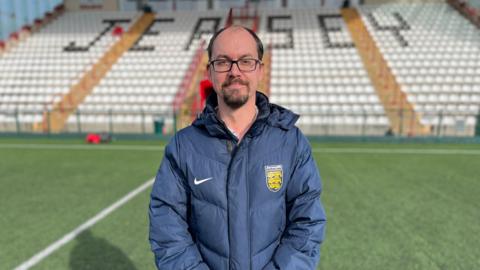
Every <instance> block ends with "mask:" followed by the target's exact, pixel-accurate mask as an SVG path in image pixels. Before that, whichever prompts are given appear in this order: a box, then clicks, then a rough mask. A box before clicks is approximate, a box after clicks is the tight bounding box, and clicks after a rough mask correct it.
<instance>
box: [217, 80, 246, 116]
mask: <svg viewBox="0 0 480 270" xmlns="http://www.w3.org/2000/svg"><path fill="white" fill-rule="evenodd" d="M233 83H238V84H241V85H244V86H245V87H246V88H247V92H246V93H245V94H243V95H242V94H241V91H242V90H241V89H238V88H230V89H227V87H228V86H230V85H231V84H233ZM249 94H250V85H249V84H248V82H246V81H244V80H241V79H238V78H235V79H231V80H227V81H225V82H224V83H223V84H222V98H223V102H225V104H226V105H227V106H228V107H230V108H232V109H238V108H240V107H242V106H243V105H245V103H247V101H248V99H249V97H250V95H249Z"/></svg>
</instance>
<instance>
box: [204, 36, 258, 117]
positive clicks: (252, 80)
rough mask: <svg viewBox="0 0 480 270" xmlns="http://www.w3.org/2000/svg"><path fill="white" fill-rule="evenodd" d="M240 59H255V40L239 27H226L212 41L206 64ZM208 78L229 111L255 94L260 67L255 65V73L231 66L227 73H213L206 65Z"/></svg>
mask: <svg viewBox="0 0 480 270" xmlns="http://www.w3.org/2000/svg"><path fill="white" fill-rule="evenodd" d="M241 59H258V52H257V45H256V43H255V39H254V38H253V37H252V36H251V35H250V33H248V32H247V31H246V30H245V29H243V28H239V27H232V28H228V29H226V30H224V31H223V32H222V33H220V35H218V37H217V39H216V40H215V43H214V44H213V48H212V56H211V59H210V61H214V60H234V61H235V60H241ZM258 60H260V59H258ZM239 64H240V63H239ZM208 76H209V78H210V81H212V83H213V87H214V89H215V92H216V93H217V96H218V97H219V100H220V99H221V100H223V102H224V103H225V104H226V105H227V106H229V107H230V108H232V109H238V108H240V107H241V106H243V105H244V104H245V103H247V101H248V100H249V99H250V97H251V96H253V95H255V91H256V90H257V89H258V84H259V82H260V81H261V79H262V76H263V67H262V64H261V63H257V64H256V67H255V70H253V71H241V70H240V69H239V67H238V65H236V64H233V65H232V68H231V70H230V71H227V72H217V71H214V69H213V66H212V65H210V66H209V68H208Z"/></svg>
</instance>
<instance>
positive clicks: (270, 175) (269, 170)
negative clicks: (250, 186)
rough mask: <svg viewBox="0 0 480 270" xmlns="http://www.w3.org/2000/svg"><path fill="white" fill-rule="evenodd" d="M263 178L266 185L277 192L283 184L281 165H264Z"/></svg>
mask: <svg viewBox="0 0 480 270" xmlns="http://www.w3.org/2000/svg"><path fill="white" fill-rule="evenodd" d="M265 178H266V181H267V187H268V189H269V190H270V191H272V192H277V191H279V190H280V189H281V188H282V184H283V169H282V165H267V166H265Z"/></svg>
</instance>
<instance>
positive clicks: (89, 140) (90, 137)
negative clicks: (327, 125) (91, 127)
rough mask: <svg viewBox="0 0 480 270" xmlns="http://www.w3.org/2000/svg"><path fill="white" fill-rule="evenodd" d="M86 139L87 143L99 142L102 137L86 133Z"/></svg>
mask: <svg viewBox="0 0 480 270" xmlns="http://www.w3.org/2000/svg"><path fill="white" fill-rule="evenodd" d="M86 141H87V143H93V144H99V143H100V142H101V141H102V138H101V136H100V135H99V134H95V133H88V134H87V137H86Z"/></svg>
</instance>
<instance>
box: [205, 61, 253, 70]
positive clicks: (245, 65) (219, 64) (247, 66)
mask: <svg viewBox="0 0 480 270" xmlns="http://www.w3.org/2000/svg"><path fill="white" fill-rule="evenodd" d="M258 63H261V62H260V60H258V59H253V58H244V59H239V60H235V61H234V60H229V59H219V60H213V61H210V62H209V63H208V64H209V65H211V66H212V67H213V70H214V71H215V72H229V71H230V70H232V66H233V64H237V67H238V69H239V70H240V71H243V72H251V71H254V70H255V69H256V68H257V64H258Z"/></svg>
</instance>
